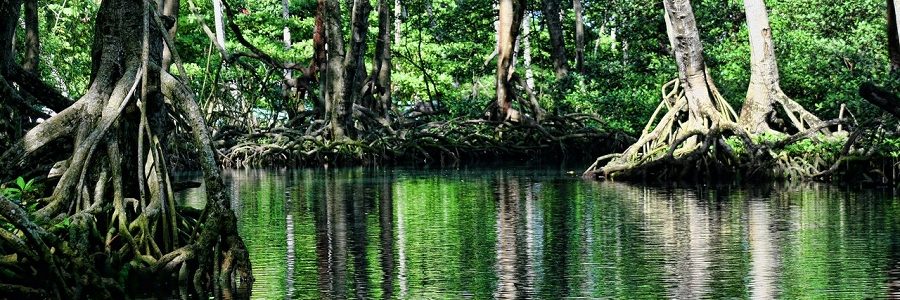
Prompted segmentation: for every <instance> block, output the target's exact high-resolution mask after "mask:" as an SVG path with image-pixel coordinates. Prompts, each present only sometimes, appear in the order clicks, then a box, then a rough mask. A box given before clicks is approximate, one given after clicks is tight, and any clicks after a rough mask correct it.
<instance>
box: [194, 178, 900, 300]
mask: <svg viewBox="0 0 900 300" xmlns="http://www.w3.org/2000/svg"><path fill="white" fill-rule="evenodd" d="M228 175H229V176H228V177H229V181H230V182H231V188H232V194H233V197H234V200H233V202H232V203H233V205H234V207H235V208H236V211H237V214H238V217H239V220H240V221H239V222H240V223H239V229H240V232H241V235H242V236H243V238H244V241H245V242H246V245H247V247H248V248H249V250H250V259H251V261H252V264H253V273H254V275H255V276H256V283H255V284H254V285H253V290H252V294H251V295H252V297H253V298H259V299H292V298H296V299H317V298H378V299H381V298H401V299H460V298H471V299H487V298H545V299H558V298H680V299H695V298H756V299H770V298H773V297H778V298H791V299H793V298H815V299H818V298H826V297H827V298H847V299H861V298H888V297H894V298H896V297H900V199H898V198H897V197H895V196H892V195H891V193H889V192H887V191H883V190H867V191H849V190H848V189H846V188H840V187H834V186H827V185H815V184H806V185H764V186H756V187H753V188H738V187H727V186H724V187H680V188H659V187H645V186H639V185H628V184H622V183H609V182H603V183H600V182H590V181H583V180H581V179H580V178H577V177H573V176H570V175H565V174H564V173H562V172H556V171H534V170H531V171H529V170H478V171H398V170H361V169H358V170H338V171H334V170H331V171H323V170H297V171H261V170H251V171H232V172H230V173H229V174H228ZM196 192H197V193H202V191H196ZM186 197H187V198H188V199H190V198H192V197H191V195H190V194H188V195H187V196H186Z"/></svg>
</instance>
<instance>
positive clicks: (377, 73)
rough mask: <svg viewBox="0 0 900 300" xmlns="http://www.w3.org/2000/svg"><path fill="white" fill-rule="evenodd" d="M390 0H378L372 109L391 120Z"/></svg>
mask: <svg viewBox="0 0 900 300" xmlns="http://www.w3.org/2000/svg"><path fill="white" fill-rule="evenodd" d="M388 1H390V0H378V39H377V40H376V41H375V59H374V60H373V65H374V67H373V69H372V77H373V78H375V89H374V91H373V96H374V98H376V99H377V102H376V103H375V105H374V107H372V109H373V110H374V111H375V112H376V113H378V114H379V115H380V116H381V117H384V118H385V120H388V121H390V114H389V112H390V110H391V12H390V8H389V7H388Z"/></svg>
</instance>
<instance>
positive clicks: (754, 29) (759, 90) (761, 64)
mask: <svg viewBox="0 0 900 300" xmlns="http://www.w3.org/2000/svg"><path fill="white" fill-rule="evenodd" d="M744 8H745V10H746V13H747V29H748V32H749V33H750V85H749V87H748V88H747V100H746V102H744V106H743V108H742V109H741V116H740V120H739V122H740V124H741V126H742V127H744V128H745V129H746V130H748V131H749V132H751V133H763V132H768V131H771V130H772V129H771V128H770V127H769V124H768V122H767V119H768V116H769V115H770V114H772V113H773V112H774V110H775V106H776V104H781V106H782V107H783V108H784V111H785V112H786V114H787V116H788V117H789V119H790V121H791V123H792V124H793V126H794V127H795V128H796V129H797V130H798V131H803V130H805V129H807V128H811V127H815V126H818V125H819V124H821V123H822V121H821V120H819V119H818V118H816V117H815V116H813V115H812V114H811V113H809V112H807V111H806V110H805V109H803V107H801V106H800V105H799V104H797V103H796V102H794V101H793V100H791V99H790V98H788V97H787V96H786V95H785V94H784V92H782V91H781V86H780V85H779V75H778V64H777V62H776V58H775V45H774V43H773V42H772V29H771V28H770V27H769V16H768V14H767V13H766V6H765V3H763V0H745V1H744Z"/></svg>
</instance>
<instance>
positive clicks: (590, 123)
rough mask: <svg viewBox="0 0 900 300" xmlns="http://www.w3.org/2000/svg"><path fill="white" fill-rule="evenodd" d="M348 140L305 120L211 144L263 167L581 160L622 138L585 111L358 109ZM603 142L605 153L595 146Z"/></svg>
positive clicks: (237, 160)
mask: <svg viewBox="0 0 900 300" xmlns="http://www.w3.org/2000/svg"><path fill="white" fill-rule="evenodd" d="M357 110H358V114H357V116H356V117H355V118H356V119H357V120H358V126H366V130H358V131H359V132H364V133H365V134H363V135H361V136H359V137H357V138H356V139H354V140H349V139H343V140H332V139H329V138H328V137H327V136H325V134H326V133H327V132H326V131H325V130H324V128H325V127H324V125H323V124H324V123H325V122H324V121H322V120H318V121H316V120H311V121H305V122H302V123H303V124H309V125H308V126H307V127H306V128H302V127H301V128H284V127H276V128H272V129H264V130H258V131H254V132H241V130H225V131H222V132H220V133H219V134H218V135H217V136H216V137H215V139H216V140H218V141H219V142H217V144H218V145H219V147H218V151H219V154H220V157H219V159H220V160H221V161H223V163H224V165H226V166H229V167H260V166H269V165H312V164H329V163H335V164H358V163H375V164H380V163H390V162H395V161H418V162H423V161H425V162H435V163H446V164H454V163H457V162H459V161H461V160H464V159H466V158H472V157H478V156H481V157H483V156H484V155H500V154H503V155H505V156H507V157H510V156H517V155H521V156H520V157H532V158H534V157H535V156H536V155H535V154H537V153H553V154H561V155H565V154H572V155H579V156H580V155H584V154H585V153H589V152H595V151H598V150H599V151H604V150H606V152H609V151H614V150H620V149H622V148H623V147H622V146H621V145H622V144H624V143H625V142H627V140H622V139H623V137H621V136H618V135H615V134H611V133H608V132H605V131H603V130H600V129H597V128H598V127H599V126H598V125H599V124H600V122H602V120H600V119H599V118H598V117H596V116H593V115H586V114H571V115H564V116H544V121H543V122H542V123H540V124H538V123H536V122H534V121H531V122H497V121H490V120H485V119H463V118H457V119H451V120H443V121H430V120H428V117H418V118H415V117H408V118H404V117H400V116H398V117H396V118H392V119H394V120H397V121H396V122H393V123H388V122H386V119H384V118H381V117H378V116H376V115H374V114H370V113H367V112H366V110H365V109H364V108H363V107H357ZM597 145H605V146H606V147H608V148H607V149H598V148H597Z"/></svg>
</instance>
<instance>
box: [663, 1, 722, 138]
mask: <svg viewBox="0 0 900 300" xmlns="http://www.w3.org/2000/svg"><path fill="white" fill-rule="evenodd" d="M664 4H665V10H666V15H665V17H666V24H667V26H666V30H667V32H668V34H669V41H670V43H671V44H672V47H673V48H674V52H675V62H676V63H677V64H678V77H679V80H680V81H681V83H682V84H683V85H684V89H685V96H686V97H687V104H688V113H689V114H690V119H689V122H691V121H694V122H699V121H701V120H703V119H706V118H711V119H713V120H718V117H716V116H713V115H712V114H710V113H709V112H712V111H715V106H714V105H713V102H712V98H710V92H709V85H708V84H707V78H706V63H705V62H704V58H703V45H702V44H701V42H700V32H699V30H697V22H696V20H695V19H694V11H693V9H692V8H691V2H690V1H689V0H666V1H665V2H664ZM691 125H693V126H697V125H698V124H691ZM699 127H700V128H702V127H705V126H702V125H699Z"/></svg>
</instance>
